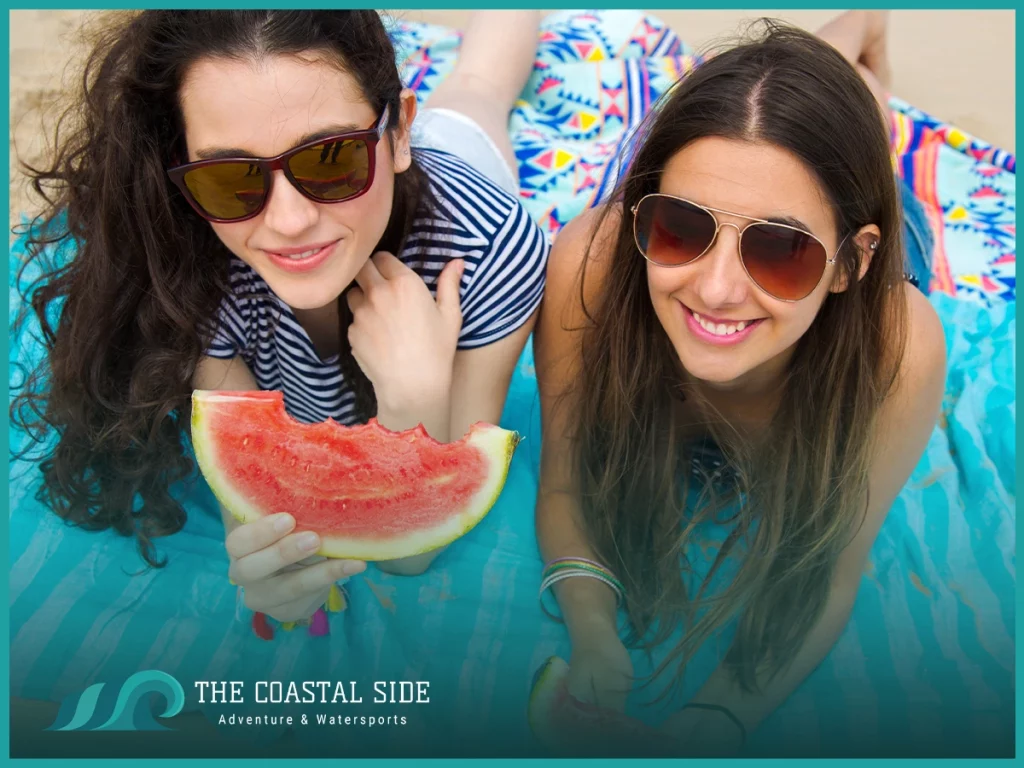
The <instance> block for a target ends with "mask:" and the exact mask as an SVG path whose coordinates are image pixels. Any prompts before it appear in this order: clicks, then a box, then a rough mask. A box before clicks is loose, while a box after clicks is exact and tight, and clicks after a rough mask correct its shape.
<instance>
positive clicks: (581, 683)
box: [566, 634, 634, 712]
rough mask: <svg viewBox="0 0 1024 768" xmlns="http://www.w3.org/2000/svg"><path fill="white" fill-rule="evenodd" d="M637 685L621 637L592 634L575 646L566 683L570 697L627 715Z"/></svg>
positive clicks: (631, 664)
mask: <svg viewBox="0 0 1024 768" xmlns="http://www.w3.org/2000/svg"><path fill="white" fill-rule="evenodd" d="M633 682H634V681H633V662H632V661H631V660H630V658H629V651H627V650H626V646H624V645H623V644H622V641H621V640H619V637H618V635H617V634H611V635H610V636H607V637H602V636H598V635H595V634H591V635H589V636H588V637H586V638H581V639H580V640H577V641H576V642H574V643H573V647H572V658H571V659H570V660H569V672H568V677H567V680H566V683H567V685H568V692H569V695H570V696H572V697H574V698H575V699H577V700H579V701H581V702H584V703H586V704H595V705H597V706H599V707H602V708H604V709H608V710H610V711H613V712H625V711H626V698H627V697H628V696H629V692H630V691H631V690H632V688H633Z"/></svg>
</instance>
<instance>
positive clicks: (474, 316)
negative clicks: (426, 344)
mask: <svg viewBox="0 0 1024 768" xmlns="http://www.w3.org/2000/svg"><path fill="white" fill-rule="evenodd" d="M416 159H417V161H418V162H419V163H420V165H421V167H423V169H424V170H425V171H426V174H427V176H428V178H429V179H430V185H431V188H432V191H433V194H434V198H435V200H436V202H437V208H436V209H435V210H434V211H432V212H430V213H423V214H421V215H420V216H419V217H417V218H416V219H415V220H414V222H413V226H412V231H411V232H410V234H409V237H408V238H407V240H406V246H405V249H404V250H403V251H402V253H401V254H399V258H400V259H401V260H402V261H403V262H404V263H405V264H406V265H407V266H409V267H410V268H411V269H413V270H415V271H416V272H417V273H418V274H419V275H420V276H421V277H422V278H423V282H424V283H425V284H426V285H427V288H428V289H429V290H430V292H431V294H434V293H435V291H436V284H437V278H438V276H439V275H440V274H441V270H442V269H443V268H444V266H445V264H447V263H448V262H449V261H450V260H451V259H452V258H462V259H464V260H465V264H466V266H465V270H464V272H463V275H462V282H461V286H460V287H461V298H462V305H461V306H462V331H461V333H460V335H459V342H458V348H459V349H473V348H476V347H483V346H486V345H488V344H491V343H493V342H495V341H497V340H499V339H501V338H503V337H505V336H507V335H509V334H511V333H512V332H513V331H515V330H516V329H517V328H519V327H520V326H522V324H523V323H524V322H526V320H527V319H528V318H529V317H530V315H531V314H532V313H533V311H534V310H535V309H536V308H537V306H538V305H539V304H540V300H541V298H542V296H543V293H544V273H545V269H546V266H547V258H548V250H549V247H550V246H549V244H548V241H547V238H546V237H545V236H544V233H543V232H542V230H541V229H540V227H538V226H537V224H536V223H535V222H534V221H533V220H532V219H531V218H530V217H529V215H528V214H527V213H526V210H525V209H524V208H523V206H522V204H521V203H520V201H519V200H518V198H516V197H515V196H513V195H510V194H509V193H508V192H506V191H505V190H503V189H501V188H500V187H498V186H497V185H495V184H494V183H493V182H492V181H490V180H489V179H488V178H486V177H485V176H483V175H482V174H480V173H478V172H477V171H475V170H474V169H473V168H471V167H470V166H469V165H467V164H466V163H465V162H463V161H462V160H461V159H459V158H457V157H455V156H454V155H451V154H449V153H447V152H441V151H439V150H433V149H417V150H416ZM206 354H207V355H209V356H211V357H218V358H223V359H228V358H232V357H236V356H241V357H242V359H243V360H245V362H246V364H247V365H248V366H249V370H250V371H252V373H253V376H254V377H255V378H256V382H257V384H258V385H259V386H260V388H261V389H264V390H281V391H283V392H284V401H285V408H286V410H287V411H288V413H290V414H291V415H292V416H293V417H294V418H296V419H298V420H299V421H303V422H308V423H311V422H319V421H324V420H326V419H327V418H328V417H331V418H333V419H334V420H335V421H338V422H340V423H342V424H353V423H355V420H356V417H355V413H354V407H355V394H354V392H353V391H352V390H351V389H350V387H349V386H348V385H347V383H346V382H345V381H344V379H343V376H342V374H341V370H340V366H339V365H338V356H337V355H334V356H332V357H329V358H327V359H321V358H320V356H319V355H318V354H317V352H316V349H315V348H314V346H313V343H312V341H311V340H310V338H309V335H308V334H307V333H306V331H305V330H304V329H303V328H302V326H301V325H300V324H299V322H298V320H297V319H296V317H295V315H294V313H293V312H292V310H291V308H289V307H288V305H287V304H285V303H284V302H283V301H282V300H280V299H279V298H278V297H277V296H276V294H274V292H273V291H272V290H271V289H270V287H269V286H268V285H267V284H266V282H265V281H264V280H263V278H261V277H260V276H259V274H258V273H257V272H256V271H255V270H254V269H252V267H250V266H249V265H248V264H246V263H245V262H243V261H242V260H241V259H238V258H237V257H232V259H231V293H230V294H228V295H227V296H225V298H224V300H223V301H222V303H221V307H220V311H219V313H218V318H217V321H216V327H215V329H214V335H213V338H212V341H211V343H210V346H209V347H208V348H207V351H206Z"/></svg>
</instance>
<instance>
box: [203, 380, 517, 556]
mask: <svg viewBox="0 0 1024 768" xmlns="http://www.w3.org/2000/svg"><path fill="white" fill-rule="evenodd" d="M192 440H193V444H194V446H195V452H196V459H197V460H198V462H199V468H200V470H201V471H202V473H203V476H204V477H205V478H206V480H207V482H208V483H209V484H210V488H211V489H212V490H213V492H214V495H215V496H216V497H217V499H218V500H219V501H220V503H221V504H222V505H223V506H224V508H225V509H227V510H228V511H229V512H230V513H231V514H232V515H233V516H234V517H235V518H236V519H238V520H239V521H241V522H243V523H246V522H251V521H254V520H257V519H259V518H261V517H264V516H266V515H272V514H275V513H278V512H288V513H289V514H291V515H292V516H293V517H294V518H295V522H296V526H295V530H298V531H316V533H318V534H319V535H320V537H321V548H320V550H319V551H318V552H317V554H319V555H322V556H325V557H337V558H348V559H353V560H372V561H377V560H393V559H396V558H402V557H409V556H411V555H416V554H420V553H422V552H428V551H430V550H433V549H437V548H438V547H442V546H444V545H445V544H448V543H450V542H452V541H454V540H455V539H457V538H459V537H460V536H462V535H464V534H465V533H467V532H468V531H469V530H470V529H472V528H473V527H474V526H475V525H476V524H477V523H479V522H480V521H481V520H482V519H483V518H484V516H485V515H486V514H487V513H488V512H489V511H490V509H491V507H492V506H494V503H495V501H497V498H498V494H499V493H501V489H502V487H503V486H504V484H505V478H506V477H507V475H508V468H509V464H510V463H511V461H512V454H513V453H514V451H515V449H516V446H517V445H518V444H519V440H520V438H519V435H518V434H517V433H515V432H510V431H508V430H505V429H501V428H500V427H496V426H493V425H491V424H484V423H482V422H481V423H477V424H475V425H473V427H472V428H470V430H469V432H468V433H467V434H466V435H465V436H464V437H463V438H462V439H461V440H458V441H457V442H452V443H440V442H438V441H436V440H434V439H433V438H432V437H430V436H429V435H428V434H427V432H426V430H424V429H423V427H422V426H419V427H417V428H416V429H411V430H407V431H405V432H391V431H389V430H387V429H385V428H384V427H382V426H381V425H380V424H378V423H377V421H376V419H373V420H371V421H370V422H369V423H368V424H365V425H360V426H355V427H345V426H342V425H341V424H339V423H337V422H336V421H333V420H331V419H328V420H327V421H325V422H321V423H319V424H303V423H301V422H299V421H296V420H295V419H293V418H292V417H291V416H290V415H288V413H287V412H286V411H285V409H284V395H283V393H281V392H276V391H252V392H225V391H208V390H196V391H195V392H194V393H193V395H192Z"/></svg>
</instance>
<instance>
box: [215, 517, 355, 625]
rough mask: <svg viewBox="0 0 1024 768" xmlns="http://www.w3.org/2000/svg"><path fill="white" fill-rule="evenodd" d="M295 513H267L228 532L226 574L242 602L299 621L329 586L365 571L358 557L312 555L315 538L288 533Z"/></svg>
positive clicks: (284, 619)
mask: <svg viewBox="0 0 1024 768" xmlns="http://www.w3.org/2000/svg"><path fill="white" fill-rule="evenodd" d="M294 528H295V518H293V517H292V516H291V515H289V514H284V513H283V514H278V515H270V516H268V517H263V518H260V519H259V520H256V521H253V522H251V523H246V524H244V525H239V526H237V527H236V528H234V529H233V530H231V532H230V533H228V535H227V538H226V540H225V543H226V545H227V550H228V556H229V557H230V558H231V567H230V569H229V571H228V575H229V577H230V578H231V580H232V581H233V582H234V583H235V584H237V585H238V586H240V587H242V594H243V596H244V601H245V605H246V607H247V608H249V609H250V610H253V611H258V612H260V613H264V614H266V615H267V616H270V617H271V618H273V619H275V620H277V621H281V622H287V621H302V620H304V619H308V618H309V617H310V616H312V615H313V614H314V613H315V612H316V610H317V609H318V608H319V607H320V606H322V605H323V604H324V603H326V602H327V598H328V596H329V594H330V590H331V585H332V584H334V583H335V582H337V581H339V580H341V579H345V578H347V577H349V576H352V575H354V574H357V573H361V572H362V571H364V570H366V563H364V562H362V561H360V560H337V559H328V558H325V557H319V556H316V555H313V554H312V553H314V552H316V551H317V549H319V548H320V537H319V536H318V535H317V534H316V533H313V532H312V531H303V532H301V533H293V532H292V531H293V530H294Z"/></svg>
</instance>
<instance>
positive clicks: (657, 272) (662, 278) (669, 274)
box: [647, 264, 687, 302]
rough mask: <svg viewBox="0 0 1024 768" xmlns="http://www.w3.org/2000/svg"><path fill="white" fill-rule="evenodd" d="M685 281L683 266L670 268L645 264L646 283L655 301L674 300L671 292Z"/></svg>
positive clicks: (685, 275)
mask: <svg viewBox="0 0 1024 768" xmlns="http://www.w3.org/2000/svg"><path fill="white" fill-rule="evenodd" d="M686 281H687V273H686V269H685V268H682V267H680V268H676V269H671V268H668V267H657V266H654V265H653V264H647V285H648V288H649V289H650V292H651V298H652V299H653V300H654V301H656V302H658V301H667V300H673V301H674V299H672V294H674V293H675V292H676V291H678V290H679V289H680V288H682V287H683V286H685V285H686Z"/></svg>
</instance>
